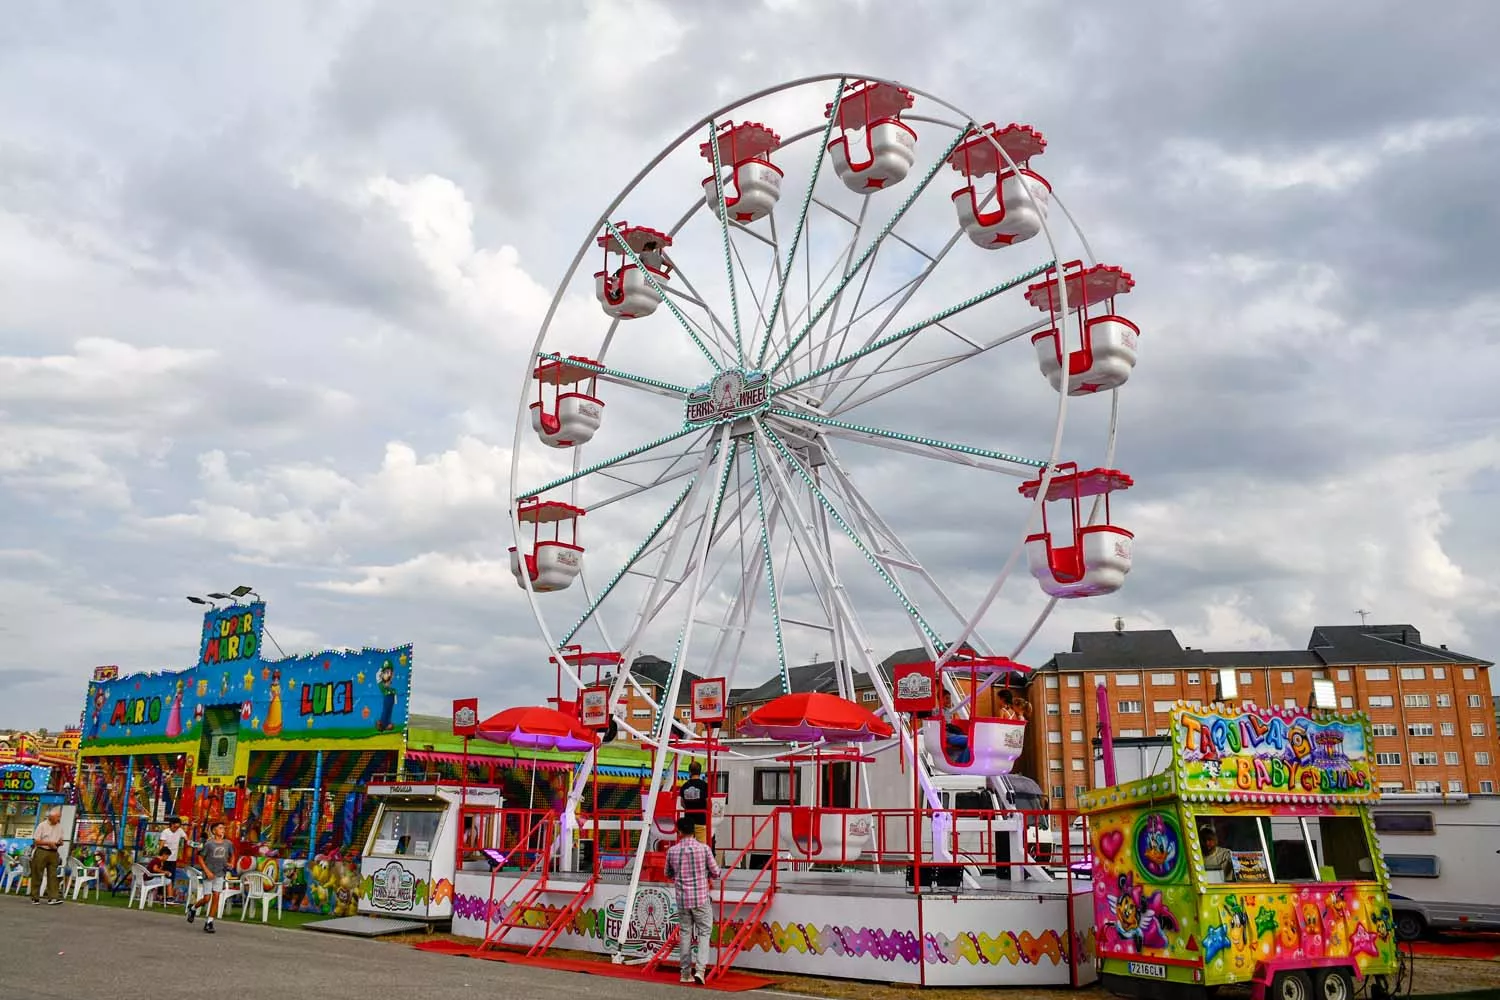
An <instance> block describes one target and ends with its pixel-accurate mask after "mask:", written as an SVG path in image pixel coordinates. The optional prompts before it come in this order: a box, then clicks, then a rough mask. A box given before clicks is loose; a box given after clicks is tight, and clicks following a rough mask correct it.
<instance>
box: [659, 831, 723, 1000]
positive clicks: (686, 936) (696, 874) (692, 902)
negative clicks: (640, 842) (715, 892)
mask: <svg viewBox="0 0 1500 1000" xmlns="http://www.w3.org/2000/svg"><path fill="white" fill-rule="evenodd" d="M696 826H697V823H696V822H695V821H694V819H693V817H692V816H682V817H679V818H678V820H677V833H678V838H677V843H675V844H673V845H672V846H671V847H669V848H667V877H668V878H670V879H671V880H672V883H673V884H674V885H675V886H676V887H677V928H678V935H679V936H678V939H677V948H678V956H679V962H680V963H681V968H680V975H681V978H682V981H683V982H684V983H694V982H695V983H697V984H698V985H699V986H702V985H703V967H704V965H705V964H707V962H708V936H709V934H710V932H712V931H713V926H714V910H713V898H712V896H711V895H710V894H709V891H710V882H711V881H712V880H714V879H721V878H723V877H724V873H723V872H721V871H720V870H719V865H718V862H716V861H714V852H713V849H712V848H710V847H709V846H708V845H707V844H705V843H703V842H702V841H701V840H698V839H696V838H694V836H693V830H694V828H695V827H696Z"/></svg>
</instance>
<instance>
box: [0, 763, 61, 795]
mask: <svg viewBox="0 0 1500 1000" xmlns="http://www.w3.org/2000/svg"><path fill="white" fill-rule="evenodd" d="M51 774H52V769H51V768H50V767H43V766H41V765H38V764H3V765H0V792H11V793H19V794H22V795H25V794H28V793H34V792H45V791H46V790H47V784H48V782H49V780H50V777H51Z"/></svg>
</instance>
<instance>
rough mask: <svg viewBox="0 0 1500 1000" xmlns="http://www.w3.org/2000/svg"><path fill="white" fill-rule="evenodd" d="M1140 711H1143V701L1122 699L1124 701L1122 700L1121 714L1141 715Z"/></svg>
mask: <svg viewBox="0 0 1500 1000" xmlns="http://www.w3.org/2000/svg"><path fill="white" fill-rule="evenodd" d="M1140 711H1141V703H1140V702H1138V701H1122V702H1120V714H1121V715H1139V714H1140Z"/></svg>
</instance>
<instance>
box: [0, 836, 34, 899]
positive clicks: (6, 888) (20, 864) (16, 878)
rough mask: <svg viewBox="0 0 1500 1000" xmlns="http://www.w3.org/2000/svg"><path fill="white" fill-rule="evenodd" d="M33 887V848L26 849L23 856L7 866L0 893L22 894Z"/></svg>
mask: <svg viewBox="0 0 1500 1000" xmlns="http://www.w3.org/2000/svg"><path fill="white" fill-rule="evenodd" d="M30 886H31V848H29V847H28V848H26V850H25V851H23V852H22V853H21V856H20V857H19V858H17V859H15V860H14V861H11V862H9V863H7V864H6V866H5V879H4V883H3V885H0V891H3V892H7V893H9V892H20V891H21V890H22V889H24V888H29V887H30Z"/></svg>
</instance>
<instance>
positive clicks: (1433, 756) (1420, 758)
mask: <svg viewBox="0 0 1500 1000" xmlns="http://www.w3.org/2000/svg"><path fill="white" fill-rule="evenodd" d="M1411 762H1412V763H1413V764H1415V765H1416V766H1417V767H1436V766H1437V751H1436V750H1417V751H1414V752H1413V753H1412V755H1411Z"/></svg>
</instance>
